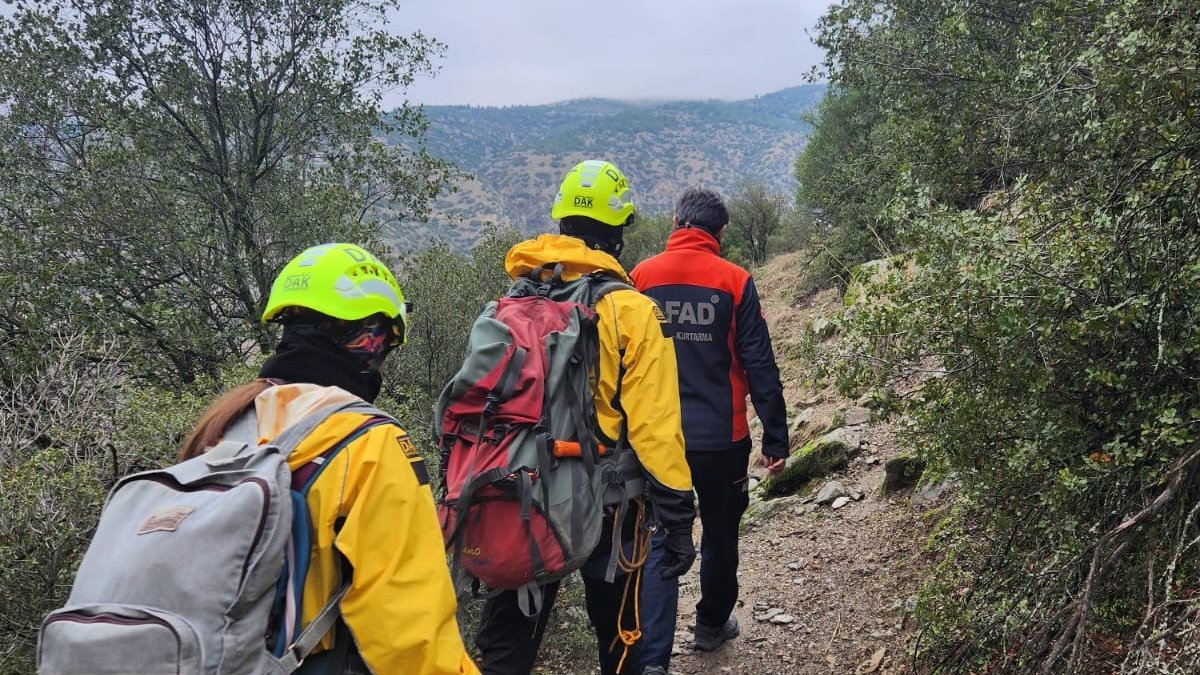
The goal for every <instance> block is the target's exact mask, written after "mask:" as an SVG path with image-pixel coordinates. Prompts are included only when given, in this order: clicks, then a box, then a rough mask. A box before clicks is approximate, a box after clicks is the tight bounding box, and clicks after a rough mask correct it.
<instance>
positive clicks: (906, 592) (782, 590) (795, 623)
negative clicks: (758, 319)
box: [672, 254, 938, 675]
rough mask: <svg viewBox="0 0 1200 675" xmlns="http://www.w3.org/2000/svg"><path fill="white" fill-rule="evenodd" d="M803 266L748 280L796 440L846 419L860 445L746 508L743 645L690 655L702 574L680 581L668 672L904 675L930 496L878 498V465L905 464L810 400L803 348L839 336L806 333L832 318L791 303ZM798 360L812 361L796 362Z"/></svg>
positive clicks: (855, 412) (894, 447)
mask: <svg viewBox="0 0 1200 675" xmlns="http://www.w3.org/2000/svg"><path fill="white" fill-rule="evenodd" d="M800 264H801V263H800V257H799V254H790V255H785V256H780V257H778V258H776V259H774V260H773V261H772V262H771V263H770V264H768V265H767V267H766V268H765V269H763V270H762V271H760V272H759V273H758V274H756V278H757V281H758V285H759V289H760V293H761V295H762V297H763V306H764V311H765V313H766V315H767V319H768V321H769V322H770V324H771V329H772V337H773V340H774V342H775V346H776V351H777V356H778V358H779V361H780V367H781V371H782V373H783V377H784V381H785V390H786V395H787V400H788V401H789V405H790V406H791V408H792V411H793V413H794V414H796V416H797V418H800V419H805V420H807V421H806V422H797V423H795V424H794V425H793V429H794V432H795V433H794V435H796V436H800V435H805V434H806V433H812V431H811V429H813V428H816V429H821V428H822V427H826V426H829V425H830V424H831V423H834V424H836V421H835V420H844V421H845V425H846V426H845V428H846V429H847V431H848V432H849V434H847V435H849V436H851V437H857V438H858V439H860V441H861V446H860V448H859V449H858V450H857V451H856V452H855V451H852V452H851V458H850V460H849V463H848V465H847V466H846V467H845V468H844V469H842V470H840V471H838V472H836V473H834V474H832V475H830V476H828V477H826V478H823V479H819V480H816V481H814V482H813V483H812V485H811V486H810V488H808V489H805V490H801V491H800V492H798V493H797V494H795V495H793V496H789V497H783V498H780V499H777V500H772V501H770V502H766V503H765V505H755V506H754V507H752V509H754V510H757V511H758V515H756V516H754V517H753V518H750V519H748V523H747V524H746V525H744V530H743V535H742V540H741V555H742V560H741V565H740V574H739V579H740V586H741V593H740V596H741V598H740V600H739V604H738V607H737V608H736V610H735V614H736V615H737V617H738V620H739V622H740V623H741V636H740V637H739V638H737V639H736V640H733V641H731V642H729V643H727V644H726V646H725V647H723V648H722V649H720V650H718V651H717V652H713V653H702V652H694V651H693V650H692V645H691V638H692V636H691V626H692V625H693V624H694V621H695V602H696V600H697V599H698V595H699V579H698V567H699V566H698V565H697V566H696V567H694V568H693V570H692V571H691V572H689V573H688V575H686V576H685V577H684V578H683V580H682V585H681V589H680V620H679V626H678V632H677V634H676V650H675V651H676V656H675V657H674V659H673V661H672V672H674V673H693V674H708V673H716V674H720V673H762V674H776V673H778V674H805V675H807V674H817V673H821V674H825V673H880V674H885V673H887V674H891V675H897V674H899V673H909V672H911V670H910V668H909V666H908V658H907V649H908V644H909V641H910V640H911V639H912V637H913V628H912V621H911V618H910V617H909V611H910V610H911V607H912V602H913V596H914V594H915V593H916V591H917V587H918V584H919V582H920V579H921V578H922V577H923V575H924V570H925V569H926V568H927V567H928V565H929V564H930V561H929V559H928V557H927V556H926V555H924V554H923V553H922V547H923V545H924V542H925V539H926V536H927V533H928V531H929V528H930V527H931V526H932V524H933V521H932V519H931V518H929V517H928V515H929V514H928V512H929V510H930V509H935V508H937V505H938V495H937V494H936V493H935V492H931V491H925V492H923V493H918V494H917V495H915V496H914V495H911V494H909V493H908V492H905V491H901V492H897V493H893V494H891V495H883V494H882V493H881V490H880V487H881V485H882V484H883V481H884V475H885V472H884V464H885V463H886V462H887V461H888V460H889V459H891V458H893V457H895V456H897V455H899V454H901V449H900V447H899V446H898V444H897V442H896V440H895V438H894V436H893V433H892V430H891V428H890V427H889V426H887V425H886V424H873V423H872V422H871V420H869V419H868V416H869V411H867V410H865V409H862V408H859V407H857V406H855V405H854V403H853V402H850V401H845V400H842V399H840V398H839V397H838V396H837V395H836V393H834V392H833V391H832V390H830V389H827V388H822V389H820V390H814V388H813V382H815V381H816V378H814V377H813V371H814V366H815V365H816V364H814V363H812V362H811V360H812V358H813V357H812V356H811V354H813V353H814V350H812V349H805V348H802V343H805V342H806V341H807V342H808V343H809V344H811V343H812V341H814V340H815V341H817V342H820V343H821V344H820V345H819V346H818V347H817V348H816V349H815V353H816V354H817V355H818V356H817V358H820V357H819V355H820V354H821V353H822V352H828V351H830V349H831V348H832V347H833V346H834V345H836V340H837V337H836V335H828V336H827V337H825V338H820V337H816V336H814V330H813V327H814V324H815V326H816V329H817V330H816V331H815V332H816V333H817V334H820V333H822V332H824V330H823V328H824V326H823V324H822V323H821V321H822V319H823V318H824V317H826V316H830V315H832V314H833V313H834V312H836V310H837V307H838V299H837V297H836V294H834V293H826V294H823V295H819V296H817V297H815V298H812V299H810V300H808V301H806V302H804V303H798V304H794V303H792V302H790V300H791V299H790V297H789V294H788V289H789V288H794V287H795V278H794V277H795V275H796V274H797V273H798V270H799V269H800ZM802 353H803V354H806V355H808V356H807V359H808V361H810V362H806V361H805V359H802V358H798V357H797V354H802ZM805 411H808V412H805ZM830 481H832V482H836V483H837V484H838V485H837V486H829V489H831V490H834V491H840V492H842V493H845V498H843V499H839V500H836V501H833V502H832V503H829V504H818V503H817V497H818V492H820V491H821V488H824V487H826V483H828V482H830ZM823 496H830V495H823ZM821 501H826V500H821ZM835 507H836V508H835ZM697 529H699V528H697ZM698 535H699V533H698ZM697 541H699V536H697Z"/></svg>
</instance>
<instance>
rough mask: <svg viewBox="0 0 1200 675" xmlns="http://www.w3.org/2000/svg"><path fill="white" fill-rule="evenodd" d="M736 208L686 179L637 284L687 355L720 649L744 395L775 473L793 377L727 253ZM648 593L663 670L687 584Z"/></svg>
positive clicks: (684, 369)
mask: <svg viewBox="0 0 1200 675" xmlns="http://www.w3.org/2000/svg"><path fill="white" fill-rule="evenodd" d="M728 222H729V212H728V210H727V209H726V208H725V204H724V202H723V201H722V199H721V197H720V195H718V194H717V193H716V192H714V191H712V190H707V189H702V188H695V187H691V188H688V189H687V190H685V191H684V192H683V194H681V195H680V197H679V199H678V201H677V202H676V205H675V216H674V220H673V223H672V224H673V227H674V231H673V232H672V233H671V236H670V238H669V239H668V240H667V247H666V250H665V251H663V252H662V253H660V254H659V255H656V256H654V257H652V258H650V259H649V260H646V261H645V262H643V263H641V264H640V265H638V266H637V267H636V268H634V270H633V273H632V274H631V276H632V278H633V282H634V284H635V285H636V286H637V288H638V290H640V291H642V292H643V293H645V294H646V295H649V296H650V297H651V298H653V299H654V300H655V301H656V302H657V303H658V305H659V307H660V308H661V309H662V311H663V313H664V314H665V315H666V319H667V325H668V327H669V330H670V332H671V333H672V336H673V338H674V341H675V352H676V357H677V361H678V364H679V395H680V399H681V404H682V405H681V408H682V412H683V436H684V441H685V444H686V446H687V460H688V465H689V466H690V467H691V470H692V482H693V484H694V485H695V487H696V492H697V495H698V496H699V501H700V522H701V523H702V526H703V532H704V535H703V540H702V541H701V545H700V601H699V603H697V605H696V632H695V646H696V648H697V649H700V650H704V651H712V650H714V649H716V648H718V647H720V646H721V645H722V644H723V643H724V642H725V641H726V640H728V639H730V638H733V637H735V636H737V634H738V624H737V619H736V617H734V616H733V614H732V612H733V607H734V604H735V603H736V602H737V592H738V585H737V566H738V547H737V535H738V524H739V522H740V520H741V517H742V513H743V512H745V510H746V506H747V505H748V504H749V494H748V488H749V484H748V477H747V465H748V463H749V456H750V426H749V424H748V423H747V420H746V397H747V395H749V397H750V400H751V401H752V402H753V403H754V410H755V411H756V412H757V413H758V417H759V419H760V420H761V421H762V429H763V438H762V452H763V455H764V457H765V458H766V461H767V470H768V472H770V473H776V472H778V471H779V470H781V469H782V468H783V465H784V461H785V460H786V459H787V456H788V438H787V433H788V429H787V412H786V406H785V404H784V401H783V385H782V383H781V382H780V380H779V368H778V367H777V366H776V365H775V354H774V352H773V351H772V349H771V338H770V335H769V334H768V332H767V322H766V320H765V319H764V318H763V314H762V308H761V307H760V305H759V301H758V292H757V290H755V287H754V279H753V278H752V277H751V276H750V273H749V272H747V271H746V270H744V269H742V268H741V267H738V266H737V265H735V264H733V263H731V262H729V261H727V260H725V259H723V258H721V238H722V237H723V236H724V234H725V227H726V225H727V223H728ZM656 554H657V551H654V552H652V553H651V558H650V562H649V564H648V566H647V572H648V573H647V574H646V585H645V586H644V587H643V595H642V603H643V605H642V606H643V613H644V619H643V622H642V625H643V627H644V630H643V637H642V640H643V645H642V657H643V658H642V660H643V663H644V664H645V665H646V670H645V671H644V672H646V673H656V672H657V673H665V672H666V669H667V667H668V665H669V663H668V662H669V660H670V656H671V642H672V638H673V636H674V634H675V618H676V610H677V604H678V598H679V586H678V582H677V580H675V579H664V578H662V577H661V576H660V575H657V574H653V573H649V572H650V571H651V570H652V569H653V567H654V565H655V561H656V559H657V555H656Z"/></svg>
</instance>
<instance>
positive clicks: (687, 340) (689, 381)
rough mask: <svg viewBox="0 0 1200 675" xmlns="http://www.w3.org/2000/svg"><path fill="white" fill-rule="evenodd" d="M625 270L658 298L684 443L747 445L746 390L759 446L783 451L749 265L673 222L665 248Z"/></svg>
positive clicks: (696, 447) (778, 389) (773, 371)
mask: <svg viewBox="0 0 1200 675" xmlns="http://www.w3.org/2000/svg"><path fill="white" fill-rule="evenodd" d="M630 276H631V277H632V278H633V283H634V284H635V285H636V286H637V288H638V290H640V291H642V292H643V293H645V294H646V295H649V296H650V297H651V298H654V300H655V302H657V303H658V306H659V307H660V308H661V309H662V311H663V314H665V315H666V318H667V324H666V325H667V329H668V330H669V331H670V332H671V334H672V337H674V339H675V356H676V360H677V361H678V364H679V396H680V399H681V400H682V409H683V437H684V439H685V441H686V443H687V449H688V451H689V452H692V451H700V452H703V451H714V450H726V449H747V448H749V447H750V427H749V425H748V424H747V422H746V394H747V393H749V395H750V399H751V401H752V402H753V403H754V410H755V411H756V412H757V413H758V417H759V419H760V420H761V421H762V426H763V454H765V455H767V456H769V457H774V458H781V457H787V456H788V439H787V410H786V406H785V404H784V402H783V385H782V384H781V383H780V381H779V368H778V366H776V365H775V353H774V352H773V351H772V349H771V336H770V335H769V334H768V333H767V322H766V320H765V319H764V318H763V314H762V308H761V307H760V305H759V303H758V291H756V290H755V288H754V279H753V278H752V277H751V276H750V273H749V272H747V271H746V270H744V269H742V268H741V267H738V266H737V265H735V264H733V263H731V262H729V261H728V260H725V259H724V258H722V257H721V245H720V243H719V242H718V241H717V239H716V237H714V236H713V235H711V234H709V233H708V232H707V231H705V230H703V229H700V228H698V227H689V228H682V229H678V230H675V231H674V232H673V233H672V234H671V237H670V238H669V239H668V240H667V249H666V250H665V251H663V252H662V253H660V254H658V255H656V256H654V257H653V258H650V259H648V260H646V261H644V262H642V263H641V264H640V265H638V266H637V267H636V268H635V269H634V270H633V273H632V274H631V275H630Z"/></svg>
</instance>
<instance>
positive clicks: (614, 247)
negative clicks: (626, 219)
mask: <svg viewBox="0 0 1200 675" xmlns="http://www.w3.org/2000/svg"><path fill="white" fill-rule="evenodd" d="M558 231H559V232H562V233H563V234H565V235H567V236H568V237H575V238H577V239H582V240H583V242H584V243H585V244H587V245H588V248H591V249H596V250H598V251H604V252H605V253H609V254H611V255H612V257H614V258H619V257H621V249H623V248H625V241H624V231H625V228H624V227H617V226H613V225H608V224H606V223H602V222H600V221H598V220H594V219H592V218H588V217H587V216H567V217H566V218H563V219H562V220H560V221H558Z"/></svg>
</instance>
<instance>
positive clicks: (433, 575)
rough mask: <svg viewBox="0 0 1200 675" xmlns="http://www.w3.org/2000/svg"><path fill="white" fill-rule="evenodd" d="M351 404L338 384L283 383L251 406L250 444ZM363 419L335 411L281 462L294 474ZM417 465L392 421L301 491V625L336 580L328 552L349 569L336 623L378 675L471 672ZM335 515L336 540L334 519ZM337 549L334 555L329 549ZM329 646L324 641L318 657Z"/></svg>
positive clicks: (412, 450)
mask: <svg viewBox="0 0 1200 675" xmlns="http://www.w3.org/2000/svg"><path fill="white" fill-rule="evenodd" d="M355 400H358V398H357V397H356V396H354V395H353V394H350V393H348V392H346V391H344V390H342V389H339V388H337V387H321V386H317V385H314V384H285V385H280V386H275V387H271V388H269V389H267V390H266V391H264V392H263V393H262V394H259V396H258V397H257V398H256V399H255V400H254V408H255V412H256V413H257V417H258V436H259V438H258V441H259V443H265V442H267V441H270V440H271V439H273V438H275V437H276V436H278V435H279V434H280V433H281V432H282V431H283V430H284V429H286V428H287V427H288V426H290V425H291V424H293V423H295V422H298V421H299V420H300V419H301V418H303V417H304V416H306V415H307V414H309V413H311V412H313V411H315V410H317V409H320V408H324V407H326V406H330V405H342V404H345V403H349V402H351V401H355ZM367 419H368V417H367V416H366V415H363V414H361V413H353V412H345V413H338V414H336V415H334V416H332V417H330V418H329V419H328V420H326V421H325V422H324V423H322V424H321V425H320V426H318V427H317V428H316V429H315V430H314V431H313V432H312V434H310V435H309V436H308V438H306V439H304V441H303V442H301V443H300V445H299V446H297V447H296V449H295V451H293V452H292V455H291V456H290V457H289V458H288V465H289V466H290V467H291V468H292V470H296V469H298V468H300V467H302V466H304V465H305V464H307V463H309V462H311V461H312V460H313V459H314V458H316V457H318V456H320V455H321V453H323V452H325V451H326V450H327V449H329V448H330V447H331V446H333V445H334V444H336V443H337V442H339V441H341V440H342V439H344V438H345V437H346V436H348V435H349V434H350V433H351V432H352V431H354V430H355V429H357V428H358V427H359V426H360V425H361V424H362V423H363V422H365V421H366V420H367ZM428 481H429V479H428V474H427V473H426V471H425V466H424V462H423V461H422V459H421V456H420V454H418V453H417V451H416V448H415V447H414V446H413V444H412V441H410V440H409V439H408V435H407V434H405V433H404V432H403V431H401V430H400V429H398V428H397V427H395V426H394V425H390V424H384V425H380V426H376V427H374V428H372V429H370V430H368V431H367V432H366V433H365V434H363V435H362V436H360V437H359V438H357V439H355V440H354V441H353V442H352V443H350V444H349V445H348V446H346V448H344V449H343V450H342V451H341V452H340V453H338V454H337V455H336V456H335V457H333V458H332V459H331V460H330V464H329V466H326V467H324V470H323V471H322V472H321V474H320V475H319V476H318V478H317V480H316V482H315V483H314V484H313V485H312V487H311V489H310V491H309V495H308V506H309V512H310V514H311V517H312V520H313V530H314V531H313V537H312V538H313V545H312V546H313V548H312V560H311V567H310V568H309V572H308V578H307V580H306V582H305V587H304V600H303V607H302V621H303V622H304V624H307V623H308V622H309V621H311V620H312V619H313V617H315V616H316V614H317V613H318V612H319V611H320V610H321V608H322V607H323V606H324V605H325V602H326V601H327V600H328V599H329V597H330V596H331V595H333V593H334V592H336V591H337V589H338V587H339V586H340V584H341V576H340V574H339V571H338V569H339V563H338V556H337V553H340V554H341V555H342V556H345V559H346V560H347V561H348V562H349V563H350V565H351V567H352V568H353V570H354V573H353V582H352V586H351V587H350V590H349V591H348V592H347V593H346V596H345V597H344V598H343V599H342V602H341V611H342V619H343V620H344V621H345V623H346V626H347V627H348V628H349V629H350V632H351V633H352V634H353V635H354V641H355V643H356V645H357V646H358V650H359V653H360V654H361V656H362V658H363V660H364V661H365V662H366V664H367V666H368V667H369V668H370V669H371V672H373V673H376V674H378V675H385V674H393V673H394V674H397V675H398V674H401V673H403V674H405V675H408V674H412V675H435V674H436V675H442V674H453V675H466V674H474V673H478V672H479V670H478V669H477V668H476V667H475V665H474V664H473V663H472V662H471V659H470V657H468V656H467V652H466V650H465V649H464V647H463V643H462V637H461V635H460V634H459V631H458V623H457V621H456V619H455V613H454V612H455V607H456V601H455V597H454V590H453V587H452V585H451V582H450V573H449V570H448V569H447V567H446V558H445V553H444V548H443V543H442V532H441V529H440V526H439V525H438V521H437V515H436V511H435V507H434V502H433V493H432V492H431V491H430V488H429V485H428ZM339 519H341V520H342V521H343V522H342V525H341V529H340V530H339V531H338V532H337V534H336V535H335V533H334V523H335V522H336V521H338V520H339ZM335 548H336V551H335ZM331 646H332V638H331V637H329V636H327V637H326V638H325V641H324V642H323V643H322V645H321V646H320V647H318V648H317V651H321V650H322V649H328V648H330V647H331Z"/></svg>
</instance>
